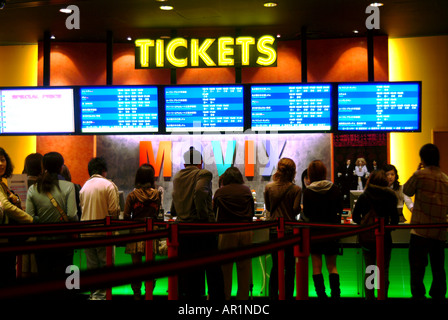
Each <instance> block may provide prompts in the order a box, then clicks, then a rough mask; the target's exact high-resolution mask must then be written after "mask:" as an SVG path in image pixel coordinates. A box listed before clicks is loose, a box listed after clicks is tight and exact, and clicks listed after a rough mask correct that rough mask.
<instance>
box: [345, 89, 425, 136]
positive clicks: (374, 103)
mask: <svg viewBox="0 0 448 320" xmlns="http://www.w3.org/2000/svg"><path fill="white" fill-rule="evenodd" d="M420 111H421V110H420V85H419V83H376V84H339V85H338V130H341V131H418V130H420Z"/></svg>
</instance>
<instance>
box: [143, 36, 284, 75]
mask: <svg viewBox="0 0 448 320" xmlns="http://www.w3.org/2000/svg"><path fill="white" fill-rule="evenodd" d="M276 64H277V43H276V38H275V37H273V36H270V35H266V36H262V37H260V38H259V39H255V38H254V37H249V36H241V37H236V38H234V37H219V38H217V39H214V38H205V39H195V38H192V39H190V40H187V39H184V38H174V39H171V40H166V42H165V40H163V39H158V40H152V39H138V40H136V41H135V66H136V68H137V69H143V68H186V67H234V66H252V67H256V66H258V67H271V66H272V67H274V66H276Z"/></svg>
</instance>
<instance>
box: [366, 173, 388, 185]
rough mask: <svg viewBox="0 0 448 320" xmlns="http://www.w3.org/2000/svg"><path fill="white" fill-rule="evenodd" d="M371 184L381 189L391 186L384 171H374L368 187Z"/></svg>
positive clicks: (370, 176)
mask: <svg viewBox="0 0 448 320" xmlns="http://www.w3.org/2000/svg"><path fill="white" fill-rule="evenodd" d="M371 184H373V185H375V186H379V187H387V186H389V182H388V181H387V176H386V172H385V171H384V170H383V169H380V170H375V171H373V172H372V173H371V174H370V175H369V178H368V179H367V183H366V187H368V186H369V185H371Z"/></svg>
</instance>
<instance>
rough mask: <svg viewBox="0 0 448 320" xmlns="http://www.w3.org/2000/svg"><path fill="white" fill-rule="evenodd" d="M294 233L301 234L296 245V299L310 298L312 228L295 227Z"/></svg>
mask: <svg viewBox="0 0 448 320" xmlns="http://www.w3.org/2000/svg"><path fill="white" fill-rule="evenodd" d="M294 234H298V235H301V238H300V242H299V244H298V245H295V246H294V256H295V257H296V258H297V263H296V300H308V298H309V297H308V286H309V284H308V260H309V256H310V229H309V228H294Z"/></svg>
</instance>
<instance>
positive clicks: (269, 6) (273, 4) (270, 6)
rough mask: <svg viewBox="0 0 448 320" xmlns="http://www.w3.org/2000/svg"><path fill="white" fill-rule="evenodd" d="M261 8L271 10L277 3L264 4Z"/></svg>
mask: <svg viewBox="0 0 448 320" xmlns="http://www.w3.org/2000/svg"><path fill="white" fill-rule="evenodd" d="M263 6H265V7H266V8H273V7H276V6H277V2H265V3H264V4H263Z"/></svg>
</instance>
